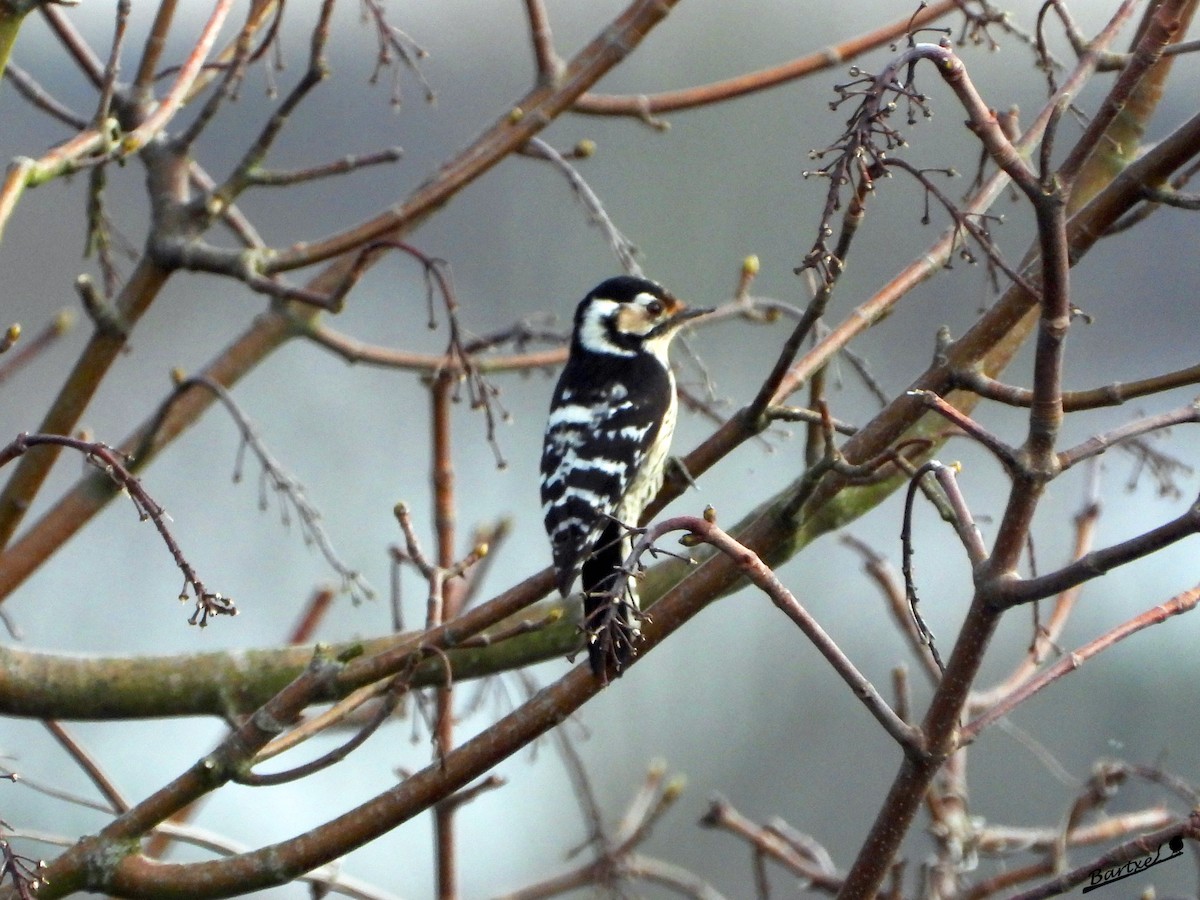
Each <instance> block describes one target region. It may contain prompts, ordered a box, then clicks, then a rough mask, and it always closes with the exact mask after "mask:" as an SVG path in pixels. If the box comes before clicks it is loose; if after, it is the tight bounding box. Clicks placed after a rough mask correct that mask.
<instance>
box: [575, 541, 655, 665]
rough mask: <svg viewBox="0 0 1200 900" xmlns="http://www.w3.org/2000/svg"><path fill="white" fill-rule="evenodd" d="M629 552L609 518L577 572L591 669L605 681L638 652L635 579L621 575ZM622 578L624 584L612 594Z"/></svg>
mask: <svg viewBox="0 0 1200 900" xmlns="http://www.w3.org/2000/svg"><path fill="white" fill-rule="evenodd" d="M628 555H629V539H628V537H627V535H626V531H625V529H624V527H622V526H621V525H620V524H619V523H617V522H610V523H609V524H608V526H607V527H606V528H605V529H604V531H603V532H602V533H601V535H600V538H599V540H597V541H596V549H595V550H593V551H592V553H591V555H590V556H589V557H588V558H587V559H586V560H585V561H584V563H583V569H582V571H581V572H580V584H581V586H582V588H583V628H584V632H585V633H586V634H587V642H588V660H589V662H590V663H591V665H592V672H593V673H594V674H595V676H596V677H597V678H599V679H601V680H602V681H607V680H608V676H609V674H612V675H613V676H619V675H620V674H621V672H622V671H623V670H624V669H625V668H626V667H627V666H628V665H629V663H630V662H631V661H632V660H633V658H634V656H635V655H636V653H637V649H636V643H637V639H638V634H639V628H638V623H639V619H640V618H641V612H640V610H639V608H638V595H637V583H636V581H635V580H634V579H632V578H630V579H622V578H621V569H622V567H623V566H624V564H625V560H626V558H627V557H628ZM621 581H624V583H625V585H626V586H625V587H624V588H622V589H621V591H620V593H619V594H614V589H615V588H616V587H617V585H618V583H619V582H621Z"/></svg>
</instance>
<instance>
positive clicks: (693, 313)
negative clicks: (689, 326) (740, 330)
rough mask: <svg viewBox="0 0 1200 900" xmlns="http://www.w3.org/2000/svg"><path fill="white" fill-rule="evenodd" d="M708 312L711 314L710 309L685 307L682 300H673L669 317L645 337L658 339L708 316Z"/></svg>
mask: <svg viewBox="0 0 1200 900" xmlns="http://www.w3.org/2000/svg"><path fill="white" fill-rule="evenodd" d="M672 299H674V298H672ZM710 312H712V310H711V309H707V308H705V307H697V306H687V305H686V304H685V303H684V302H683V301H682V300H675V302H674V304H673V305H672V306H671V308H670V313H671V315H670V317H669V318H667V319H664V320H663V321H661V322H659V323H658V325H657V326H656V327H655V328H654V330H653V331H651V332H650V334H648V335H647V337H658V336H659V335H662V334H666V333H667V332H670V331H674V330H675V329H676V328H679V327H680V326H682V325H683V324H684V323H686V322H688V321H689V320H691V319H695V318H698V317H700V316H705V315H708V314H709V313H710Z"/></svg>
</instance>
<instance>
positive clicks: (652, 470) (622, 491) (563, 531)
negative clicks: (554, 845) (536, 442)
mask: <svg viewBox="0 0 1200 900" xmlns="http://www.w3.org/2000/svg"><path fill="white" fill-rule="evenodd" d="M707 312H711V310H708V309H699V308H694V307H688V306H686V305H685V304H684V303H683V302H682V301H680V300H679V299H678V298H676V297H675V296H674V295H673V294H671V293H670V292H669V291H668V290H666V289H665V288H664V287H662V286H661V285H659V284H657V283H655V282H653V281H650V280H648V279H645V278H639V277H634V276H629V275H623V276H618V277H615V278H609V279H607V280H606V281H603V282H601V283H600V284H599V285H597V286H596V287H595V288H593V289H592V290H591V291H589V292H588V294H587V295H586V296H585V297H584V298H583V300H582V301H581V302H580V303H579V306H578V307H577V308H576V310H575V318H574V324H573V327H572V332H571V343H570V349H569V351H568V355H567V363H566V366H564V368H563V370H562V373H561V375H560V376H559V379H558V383H557V385H556V386H555V389H554V395H553V398H552V400H551V402H550V414H549V416H548V418H547V422H546V432H545V437H544V440H543V444H542V460H541V498H542V512H543V517H544V523H545V526H546V533H547V535H548V536H549V538H550V545H551V552H552V554H553V558H554V568H555V571H556V576H557V581H558V589H559V592H560V593H561V594H562V596H563V597H564V598H567V597H569V596H570V594H571V588H572V587H573V585H574V583H575V580H576V578H579V579H580V586H581V588H582V591H583V611H584V618H583V630H584V633H585V634H586V636H587V648H588V660H589V663H590V665H591V669H592V672H593V673H594V674H595V676H596V677H597V678H599V679H601V680H602V681H607V678H608V673H609V672H610V671H611V672H612V673H613V675H615V676H619V675H620V674H621V672H622V671H623V670H624V669H625V668H626V667H627V666H628V665H629V663H630V662H631V661H632V660H633V657H634V655H635V653H636V642H637V638H638V635H639V633H640V632H639V618H640V615H641V613H640V609H639V606H638V597H637V588H636V585H635V584H634V583H633V581H632V580H629V582H628V587H627V588H626V589H625V590H623V591H622V592H621V593H622V596H620V597H617V596H615V594H614V591H615V589H616V588H617V585H618V583H619V578H620V575H621V573H622V570H623V567H624V565H625V562H626V560H627V558H628V556H629V553H630V551H631V549H632V538H631V534H632V529H633V528H636V527H637V525H638V520H639V519H640V518H641V516H642V513H643V511H644V510H645V508H646V506H647V504H649V502H650V501H651V500H652V499H653V498H654V496H655V494H657V493H658V490H659V488H660V487H661V486H662V482H663V473H664V469H665V467H666V464H667V451H668V448H669V447H670V444H671V435H672V433H673V432H674V430H675V418H676V412H677V407H678V400H677V397H676V392H675V376H674V374H673V373H672V371H671V364H670V361H669V359H668V355H667V354H668V349H669V347H670V344H671V341H672V339H673V338H674V337H675V335H676V334H678V333H679V330H680V327H681V326H682V325H684V324H685V323H686V322H689V321H691V320H692V319H694V318H696V317H697V316H699V315H703V314H704V313H707Z"/></svg>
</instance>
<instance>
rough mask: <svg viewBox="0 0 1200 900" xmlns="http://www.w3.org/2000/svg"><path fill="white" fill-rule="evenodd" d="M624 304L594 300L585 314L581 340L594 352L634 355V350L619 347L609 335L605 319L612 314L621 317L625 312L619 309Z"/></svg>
mask: <svg viewBox="0 0 1200 900" xmlns="http://www.w3.org/2000/svg"><path fill="white" fill-rule="evenodd" d="M623 305H624V304H621V303H617V302H616V301H615V300H601V299H597V300H593V301H592V302H591V303H590V304H589V305H588V308H587V310H586V311H585V312H584V314H583V322H581V323H580V328H579V342H580V343H581V344H583V346H584V347H585V348H587V349H588V350H591V351H592V352H593V353H608V354H610V355H612V356H634V355H635V354H634V351H632V350H626V349H624V348H623V347H618V346H617V345H616V344H614V343H613V342H612V340H611V339H610V338H609V336H608V328H607V326H606V325H605V320H606V319H609V318H611V317H612V316H614V315H616V316H618V322H619V321H620V319H619V317H620V315H621V313H623V312H624V310H623V309H619V307H622V306H623Z"/></svg>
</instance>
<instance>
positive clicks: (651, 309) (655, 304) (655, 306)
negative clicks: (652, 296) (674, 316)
mask: <svg viewBox="0 0 1200 900" xmlns="http://www.w3.org/2000/svg"><path fill="white" fill-rule="evenodd" d="M646 311H647V312H648V313H650V315H652V316H657V315H658V314H659V313H661V312H662V311H663V304H662V301H661V300H651V301H650V302H649V303H647V304H646Z"/></svg>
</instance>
